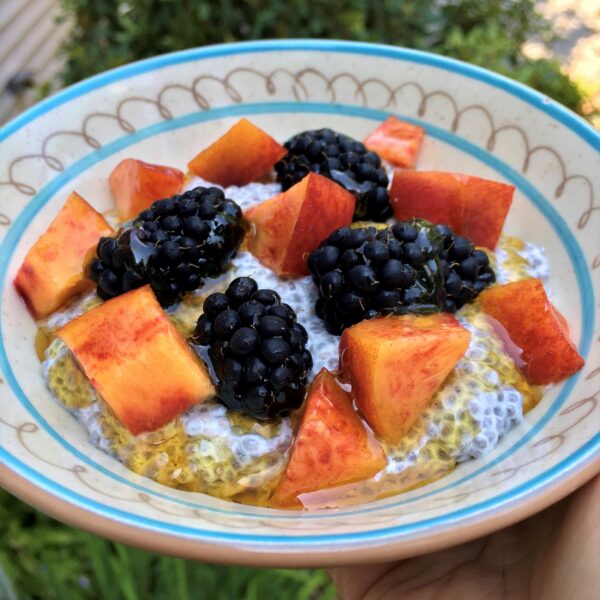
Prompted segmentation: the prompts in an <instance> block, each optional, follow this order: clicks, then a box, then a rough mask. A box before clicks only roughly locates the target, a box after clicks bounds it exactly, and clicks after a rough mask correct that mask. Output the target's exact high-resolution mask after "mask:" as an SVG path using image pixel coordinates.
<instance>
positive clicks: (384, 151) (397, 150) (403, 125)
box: [365, 115, 425, 168]
mask: <svg viewBox="0 0 600 600" xmlns="http://www.w3.org/2000/svg"><path fill="white" fill-rule="evenodd" d="M424 137H425V130H424V129H423V128H422V127H419V126H418V125H413V124H412V123H407V122H406V121H401V120H400V119H398V118H397V117H394V116H393V115H390V116H389V117H388V118H387V119H386V120H385V121H384V122H383V123H382V124H381V125H380V126H379V127H378V128H377V129H375V131H373V132H372V133H370V134H369V135H368V136H367V137H366V139H365V146H366V147H367V148H368V149H369V150H372V151H373V152H377V154H379V156H380V157H381V158H382V159H383V160H387V161H388V162H389V163H391V164H392V165H394V166H396V167H406V168H412V167H414V165H415V162H416V160H417V155H418V153H419V150H420V149H421V144H422V143H423V138H424Z"/></svg>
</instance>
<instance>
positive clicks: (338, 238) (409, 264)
mask: <svg viewBox="0 0 600 600" xmlns="http://www.w3.org/2000/svg"><path fill="white" fill-rule="evenodd" d="M441 245H442V238H441V235H440V234H439V233H438V231H437V230H436V228H435V227H434V226H433V225H431V224H430V223H428V222H427V221H421V220H417V219H413V220H410V221H406V222H403V223H396V224H395V225H393V226H391V227H388V226H384V227H379V228H376V227H359V228H356V229H352V228H349V227H342V228H341V229H338V230H336V231H334V232H333V233H332V234H331V235H330V236H329V237H328V238H327V240H325V241H324V242H323V243H322V244H321V246H320V247H319V248H317V249H316V250H315V251H313V252H312V253H311V254H310V256H309V258H308V268H309V269H310V272H311V273H312V276H313V280H314V282H315V284H316V285H317V286H318V288H319V294H320V297H319V299H318V301H317V304H316V307H315V309H316V312H317V315H318V316H319V317H320V318H322V319H323V320H324V321H325V328H326V329H327V331H329V332H330V333H332V334H335V335H339V334H340V333H341V332H342V330H343V329H344V328H345V327H349V326H350V325H353V324H355V323H358V322H359V321H362V320H363V319H369V318H372V317H374V316H376V315H379V314H383V315H388V314H406V313H415V314H427V313H431V312H436V311H440V310H442V308H443V306H444V299H445V292H444V285H443V283H444V280H443V277H442V270H441V265H440V260H439V256H438V254H439V252H440V249H441Z"/></svg>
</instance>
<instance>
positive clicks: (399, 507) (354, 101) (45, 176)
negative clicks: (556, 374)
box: [0, 40, 600, 566]
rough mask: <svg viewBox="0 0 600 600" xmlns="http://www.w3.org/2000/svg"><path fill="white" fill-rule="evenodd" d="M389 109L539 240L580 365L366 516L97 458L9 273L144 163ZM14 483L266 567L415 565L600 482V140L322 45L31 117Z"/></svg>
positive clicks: (0, 210) (152, 78)
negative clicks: (304, 509)
mask: <svg viewBox="0 0 600 600" xmlns="http://www.w3.org/2000/svg"><path fill="white" fill-rule="evenodd" d="M390 113H393V114H396V115H398V116H399V117H401V118H402V119H405V120H407V121H410V122H413V123H417V124H419V125H422V126H423V127H425V128H426V130H427V138H426V141H425V143H424V147H423V149H422V154H421V156H420V160H419V164H418V167H419V168H420V169H440V170H449V171H461V172H465V173H471V174H476V175H480V176H483V177H489V178H493V179H497V180H501V181H506V182H509V183H511V184H513V185H515V186H516V188H517V191H516V196H515V201H514V203H513V207H512V210H511V212H510V215H509V218H508V221H507V223H506V226H505V230H506V231H507V232H509V233H510V234H514V235H517V236H520V237H521V238H524V239H525V240H530V241H532V242H534V243H536V244H542V245H543V246H544V247H545V248H546V252H547V256H548V259H549V262H550V265H551V278H550V281H549V286H548V287H549V289H550V292H551V293H552V297H553V300H554V302H555V303H556V305H557V306H558V308H559V309H560V311H561V312H562V313H563V314H564V315H565V316H566V317H567V319H568V321H569V323H570V324H571V327H572V336H573V339H574V340H575V341H576V343H577V346H578V348H579V351H580V353H581V354H582V355H583V356H584V357H585V359H586V366H585V367H584V369H583V370H582V371H581V372H580V373H578V374H577V375H575V376H574V377H571V378H570V379H569V380H567V381H566V382H564V383H563V384H561V385H558V386H555V387H554V388H552V389H551V391H550V392H549V393H547V394H546V395H545V396H544V398H543V401H542V402H541V403H540V404H539V405H538V406H536V408H535V409H533V410H532V411H531V412H530V413H529V414H528V415H527V416H526V419H525V421H524V422H523V423H522V425H520V426H519V427H517V428H516V429H514V430H512V431H511V432H510V434H509V435H507V436H506V437H505V438H504V439H502V441H501V443H500V444H499V445H498V446H497V447H496V448H495V450H494V451H493V452H491V454H488V455H487V456H485V457H484V458H481V459H478V460H472V461H470V462H467V463H464V464H462V465H460V466H459V467H458V468H457V469H456V470H455V471H453V472H452V473H451V474H450V475H448V476H446V477H444V478H443V479H440V480H438V481H437V482H435V483H432V484H430V485H427V486H425V487H422V488H419V489H415V490H413V491H411V492H408V493H405V494H403V495H399V496H395V497H391V498H387V499H385V500H380V501H377V502H373V503H370V504H365V505H362V506H355V507H350V508H344V509H338V510H329V511H318V512H312V513H305V514H302V513H300V512H286V511H277V510H271V509H265V508H256V507H250V506H242V505H237V504H233V503H229V502H225V501H221V500H218V499H215V498H212V497H209V496H205V495H202V494H193V493H188V492H182V491H177V490H173V489H170V488H167V487H163V486H161V485H159V484H157V483H154V482H153V481H151V480H149V479H146V478H144V477H141V476H138V475H135V474H134V473H132V472H130V471H128V470H127V469H126V468H125V467H124V466H123V465H121V464H120V463H118V462H117V461H116V460H115V459H113V458H111V457H110V456H108V455H106V454H104V453H103V452H101V451H100V450H98V449H96V448H95V447H93V446H92V445H91V444H90V442H89V441H88V437H87V433H86V432H85V431H84V430H83V428H82V427H81V426H80V425H79V424H78V423H77V422H76V421H75V419H74V418H72V417H71V416H70V415H69V413H68V412H67V411H66V410H64V409H63V408H62V407H61V406H59V405H58V404H57V403H56V402H54V401H53V400H52V398H51V397H50V394H49V393H48V391H47V389H46V387H45V385H44V381H43V378H42V373H41V369H40V364H39V362H38V360H37V358H36V353H35V349H34V336H35V332H36V329H35V325H34V322H33V321H32V319H31V317H30V316H29V314H28V313H27V311H26V309H25V307H24V305H23V304H22V302H21V301H20V299H19V297H18V296H17V294H16V293H15V290H14V288H13V286H12V280H13V278H14V276H15V273H16V271H17V268H18V266H19V265H20V263H21V261H22V259H23V257H24V255H25V253H26V251H27V249H28V248H29V247H30V246H31V244H32V243H33V242H34V241H35V240H36V239H37V237H38V236H39V235H40V233H41V232H42V231H43V230H44V229H45V227H46V226H47V225H48V223H49V222H50V221H51V219H52V218H53V216H54V215H55V214H56V212H57V210H58V209H59V207H60V206H61V205H62V203H63V202H64V201H65V199H66V197H67V195H68V194H69V193H70V192H71V191H72V190H77V191H78V192H79V193H80V194H82V195H83V196H84V197H85V198H86V199H88V201H90V202H91V203H92V204H93V205H94V206H95V207H96V208H98V209H99V210H106V209H108V208H109V207H110V206H111V197H110V192H109V188H108V175H109V173H110V172H111V170H112V169H113V168H114V166H115V165H116V164H117V163H118V162H119V161H120V160H121V159H123V158H126V157H135V158H141V159H144V160H147V161H149V162H156V163H164V164H169V165H173V166H177V167H179V168H182V169H185V165H186V162H187V160H189V159H190V157H192V156H193V155H194V154H195V153H196V152H197V151H198V150H199V149H200V148H202V147H204V146H206V145H207V144H208V143H209V142H212V141H213V140H214V139H216V138H217V137H218V136H219V135H221V134H222V133H223V132H224V131H226V129H227V128H228V127H230V126H231V124H232V123H234V122H235V121H236V120H237V119H238V118H240V117H242V116H245V117H248V118H249V119H251V120H252V121H253V122H255V123H256V124H257V125H258V126H260V127H263V128H264V129H266V130H267V131H268V132H269V133H271V135H273V136H275V137H276V138H277V139H279V140H285V139H286V138H287V137H288V136H290V135H291V134H293V133H296V132H297V131H299V130H302V129H307V128H316V127H323V126H329V127H332V128H334V129H337V130H340V131H342V132H344V133H347V134H350V135H352V136H354V137H356V138H358V139H362V138H363V137H364V136H365V134H367V132H369V131H370V130H372V129H373V128H374V127H375V126H376V125H377V124H378V123H379V122H380V121H382V120H383V119H385V118H386V116H387V115H388V114H390ZM0 140H1V146H0V150H1V160H0V242H1V246H0V289H1V310H0V375H1V378H2V379H0V440H1V448H0V461H1V466H0V483H1V484H2V485H3V486H4V487H6V488H7V489H8V490H10V491H11V492H13V493H15V494H16V495H18V496H20V497H21V498H23V499H25V500H26V501H27V502H30V503H31V504H33V505H35V506H37V507H38V508H40V509H42V510H44V511H46V512H48V513H50V514H52V515H54V516H56V517H58V518H59V519H62V520H64V521H67V522H68V523H71V524H73V525H76V526H79V527H82V528H85V529H89V530H91V531H94V532H96V533H98V534H100V535H104V536H107V537H111V538H114V539H116V540H119V541H123V542H127V543H130V544H134V545H138V546H143V547H147V548H151V549H153V550H157V551H160V552H164V553H169V554H177V555H182V556H187V557H193V558H197V559H202V560H207V561H212V562H231V563H240V564H253V565H262V566H267V565H285V566H306V565H316V566H323V565H334V564H344V563H346V564H347V563H355V562H360V561H374V560H383V559H391V558H399V557H406V556H409V555H415V554H418V553H422V552H426V551H431V550H434V549H439V548H441V547H444V546H449V545H452V544H456V543H459V542H462V541H465V540H467V539H471V538H474V537H477V536H480V535H483V534H485V533H487V532H490V531H492V530H495V529H498V528H500V527H502V526H505V525H508V524H510V523H512V522H515V521H517V520H520V519H523V518H525V517H527V516H528V515H530V514H532V513H534V512H536V511H539V510H541V509H543V508H544V507H546V506H547V505H549V504H550V503H552V502H554V501H556V500H558V499H560V498H561V497H563V496H565V495H567V494H569V493H570V492H571V491H573V490H574V489H575V488H576V487H578V486H579V485H581V484H583V483H584V482H585V481H586V480H588V479H589V478H590V477H592V476H593V475H594V474H595V473H597V472H598V470H599V465H600V462H599V459H600V432H599V429H600V407H599V406H598V404H599V403H600V343H599V339H600V327H599V325H598V317H597V314H596V311H597V308H598V301H599V299H600V235H599V231H600V152H599V148H600V136H599V135H598V133H597V132H595V131H594V130H593V129H592V128H591V127H589V126H588V125H587V124H586V123H585V122H584V121H582V120H581V119H579V118H578V117H577V116H575V115H574V114H572V113H571V112H569V111H568V110H566V109H565V108H563V107H562V106H560V105H558V104H556V103H555V102H554V101H552V100H551V99H549V98H546V97H545V96H543V95H541V94H539V93H537V92H535V91H532V90H530V89H528V88H526V87H523V86H521V85H519V84H517V83H515V82H513V81H510V80H508V79H505V78H503V77H500V76H498V75H495V74H492V73H490V72H488V71H485V70H483V69H479V68H476V67H473V66H470V65H468V64H465V63H461V62H457V61H454V60H449V59H447V58H442V57H440V56H434V55H431V54H425V53H421V52H415V51H412V50H406V49H401V48H392V47H386V46H375V45H363V44H356V43H344V42H324V41H321V42H320V41H309V40H306V41H298V40H296V41H273V42H263V43H247V44H233V45H225V46H214V47H207V48H202V49H196V50H188V51H185V52H181V53H176V54H170V55H165V56H160V57H158V58H153V59H150V60H145V61H142V62H138V63H134V64H131V65H127V66H125V67H122V68H120V69H116V70H113V71H109V72H107V73H104V74H102V75H99V76H97V77H94V78H92V79H88V80H86V81H83V82H81V83H79V84H77V85H75V86H73V87H70V88H67V89H66V90H64V91H62V92H61V93H59V94H57V95H55V96H53V97H51V98H49V99H47V100H45V101H44V102H42V103H41V104H39V105H37V106H35V107H33V108H32V109H30V110H29V111H27V112H26V113H24V114H23V115H21V116H20V117H18V118H17V119H16V120H14V121H13V122H12V123H9V124H8V125H6V126H5V127H4V129H3V130H2V131H1V134H0Z"/></svg>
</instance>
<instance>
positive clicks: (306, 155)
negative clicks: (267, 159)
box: [275, 129, 392, 222]
mask: <svg viewBox="0 0 600 600" xmlns="http://www.w3.org/2000/svg"><path fill="white" fill-rule="evenodd" d="M284 147H285V149H286V150H287V151H288V153H287V154H286V155H285V156H284V157H283V158H282V159H281V160H280V161H279V162H277V163H276V164H275V171H276V173H277V181H279V182H280V183H281V186H282V188H283V189H284V190H287V189H288V188H290V187H292V186H293V185H294V184H296V183H298V182H299V181H300V180H301V179H303V178H304V177H306V175H308V173H309V172H311V171H313V172H315V173H319V174H320V175H323V176H325V177H328V178H329V179H332V180H333V181H335V182H336V183H339V184H340V185H341V186H343V187H344V188H346V189H347V190H348V191H349V192H352V194H354V196H355V197H356V209H355V212H354V220H355V221H360V220H363V219H366V220H370V221H378V222H382V221H386V220H387V219H389V218H390V217H391V216H392V208H391V206H390V203H389V201H388V192H387V187H388V183H389V181H388V176H387V174H386V172H385V169H383V168H382V166H381V159H380V158H379V156H378V155H377V154H376V153H375V152H371V151H369V150H367V148H366V147H365V145H364V144H363V143H361V142H358V141H356V140H354V139H352V138H351V137H348V136H347V135H343V134H341V133H337V132H335V131H332V130H331V129H317V130H313V131H303V132H302V133H299V134H297V135H295V136H294V137H292V138H290V139H289V140H288V141H287V142H286V143H285V144H284Z"/></svg>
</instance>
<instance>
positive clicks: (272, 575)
mask: <svg viewBox="0 0 600 600" xmlns="http://www.w3.org/2000/svg"><path fill="white" fill-rule="evenodd" d="M0 567H1V568H2V570H4V573H5V575H6V577H7V579H8V580H9V581H10V583H11V584H12V587H13V588H14V590H13V591H14V592H15V593H16V596H17V598H19V599H20V600H29V599H31V600H33V599H36V600H86V599H90V600H145V599H148V600H162V599H165V600H166V599H169V600H191V599H194V600H195V599H202V600H204V599H210V600H234V599H235V600H258V599H259V598H260V600H281V599H282V598H293V599H294V600H314V599H317V598H318V599H319V600H334V598H335V588H334V586H333V584H332V583H331V581H330V580H329V577H328V575H327V574H326V573H325V571H314V570H313V571H310V570H297V571H294V570H288V569H250V568H246V567H224V566H215V565H207V564H202V563H195V562H192V561H185V560H182V559H177V558H170V557H168V556H159V555H158V554H154V553H151V552H146V551H143V550H138V549H136V548H130V547H129V546H124V545H123V544H117V543H114V542H110V541H108V540H105V539H102V538H99V537H97V536H95V535H92V534H89V533H86V532H84V531H79V530H77V529H72V528H71V527H67V526H65V525H63V524H62V523H59V522H58V521H55V520H54V519H51V518H50V517H48V516H46V515H43V514H42V513H40V512H38V511H36V510H34V509H33V508H31V507H30V506H27V505H26V504H23V503H22V502H20V501H19V500H17V499H16V498H13V497H12V496H10V495H9V494H8V493H7V492H4V491H3V490H0ZM9 594H10V591H9V590H8V589H6V588H5V585H3V581H2V579H1V578H0V598H1V599H3V600H4V599H5V598H10V595H9Z"/></svg>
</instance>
